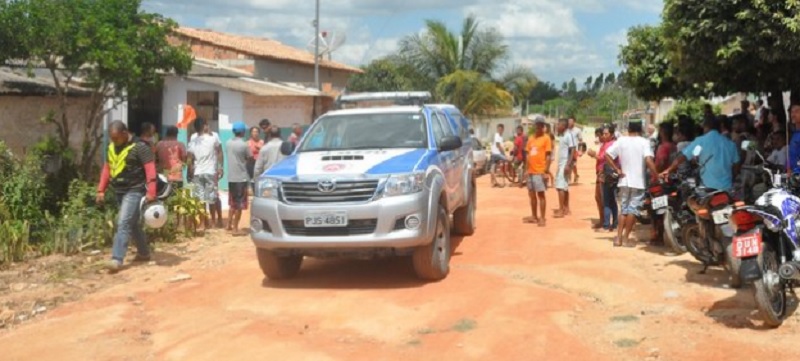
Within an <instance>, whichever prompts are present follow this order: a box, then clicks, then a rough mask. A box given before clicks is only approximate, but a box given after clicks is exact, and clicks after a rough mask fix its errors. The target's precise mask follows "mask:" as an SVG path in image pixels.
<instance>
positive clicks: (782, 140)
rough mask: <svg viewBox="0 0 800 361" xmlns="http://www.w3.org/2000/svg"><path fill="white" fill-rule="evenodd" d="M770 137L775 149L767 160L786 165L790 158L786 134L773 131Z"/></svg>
mask: <svg viewBox="0 0 800 361" xmlns="http://www.w3.org/2000/svg"><path fill="white" fill-rule="evenodd" d="M770 137H772V146H773V147H774V149H775V150H773V151H772V154H770V155H769V157H768V158H767V162H769V163H770V164H772V165H776V166H781V167H786V162H787V159H788V156H787V153H788V150H787V149H788V148H787V146H786V136H784V135H783V134H780V133H772V135H770Z"/></svg>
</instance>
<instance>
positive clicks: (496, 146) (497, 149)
mask: <svg viewBox="0 0 800 361" xmlns="http://www.w3.org/2000/svg"><path fill="white" fill-rule="evenodd" d="M504 129H505V126H504V125H503V124H498V125H497V133H494V139H493V140H492V157H491V158H490V159H489V165H490V166H491V172H490V175H491V178H492V187H504V186H505V182H504V183H503V185H500V184H499V183H497V177H496V175H495V173H497V164H498V163H500V162H502V161H505V160H506V152H505V149H504V148H503V131H504Z"/></svg>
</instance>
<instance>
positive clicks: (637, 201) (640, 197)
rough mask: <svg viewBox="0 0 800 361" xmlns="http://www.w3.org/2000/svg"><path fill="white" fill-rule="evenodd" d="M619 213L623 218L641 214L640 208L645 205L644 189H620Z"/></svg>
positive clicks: (618, 195) (618, 194)
mask: <svg viewBox="0 0 800 361" xmlns="http://www.w3.org/2000/svg"><path fill="white" fill-rule="evenodd" d="M617 197H618V198H619V211H620V214H622V215H623V216H627V215H637V214H639V208H640V207H641V206H642V204H643V203H644V189H637V188H630V187H619V191H618V193H617Z"/></svg>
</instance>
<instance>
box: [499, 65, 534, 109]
mask: <svg viewBox="0 0 800 361" xmlns="http://www.w3.org/2000/svg"><path fill="white" fill-rule="evenodd" d="M499 83H500V84H501V85H502V86H503V88H505V90H506V91H508V92H509V93H510V94H511V95H512V96H513V98H514V103H515V104H514V105H519V104H522V103H523V102H524V101H525V100H526V99H527V98H528V95H530V93H531V91H532V90H533V88H535V87H536V84H538V83H539V79H538V78H536V74H534V73H533V71H531V69H530V68H525V67H522V66H518V65H514V66H511V67H510V68H508V70H506V72H505V73H503V74H502V75H500V77H499Z"/></svg>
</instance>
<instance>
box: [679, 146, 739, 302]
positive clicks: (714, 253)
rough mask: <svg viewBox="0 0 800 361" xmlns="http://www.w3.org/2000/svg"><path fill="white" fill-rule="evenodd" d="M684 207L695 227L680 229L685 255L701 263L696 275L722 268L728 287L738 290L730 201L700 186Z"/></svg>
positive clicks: (696, 151)
mask: <svg viewBox="0 0 800 361" xmlns="http://www.w3.org/2000/svg"><path fill="white" fill-rule="evenodd" d="M701 152H702V147H700V146H697V147H696V148H695V149H694V150H693V155H694V157H695V158H699V156H700V154H701ZM712 157H713V155H712ZM709 159H710V158H709ZM706 162H708V160H707V161H706ZM703 165H704V164H703ZM703 165H700V167H701V168H702V167H703ZM686 205H687V206H688V207H689V210H690V211H691V212H692V213H693V214H694V216H695V221H696V227H686V228H685V229H684V233H683V234H684V244H685V245H686V249H687V250H688V251H689V253H691V254H692V256H694V258H695V259H697V260H698V261H700V262H701V263H702V264H703V266H704V268H703V270H702V271H701V272H700V273H705V272H706V270H707V269H708V267H711V266H722V267H723V268H725V270H726V271H728V273H729V275H730V283H729V285H730V287H731V288H739V287H741V284H742V282H741V278H740V276H739V267H740V264H741V262H740V260H739V259H737V258H734V257H733V256H732V252H733V250H732V239H733V235H734V231H733V228H732V227H731V225H730V222H729V218H730V216H731V214H732V213H733V205H734V199H733V197H732V196H731V194H730V193H729V192H728V191H725V190H711V189H708V188H706V187H704V186H702V185H700V186H697V187H695V188H694V190H693V192H692V193H690V194H689V197H688V199H687V200H686Z"/></svg>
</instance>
